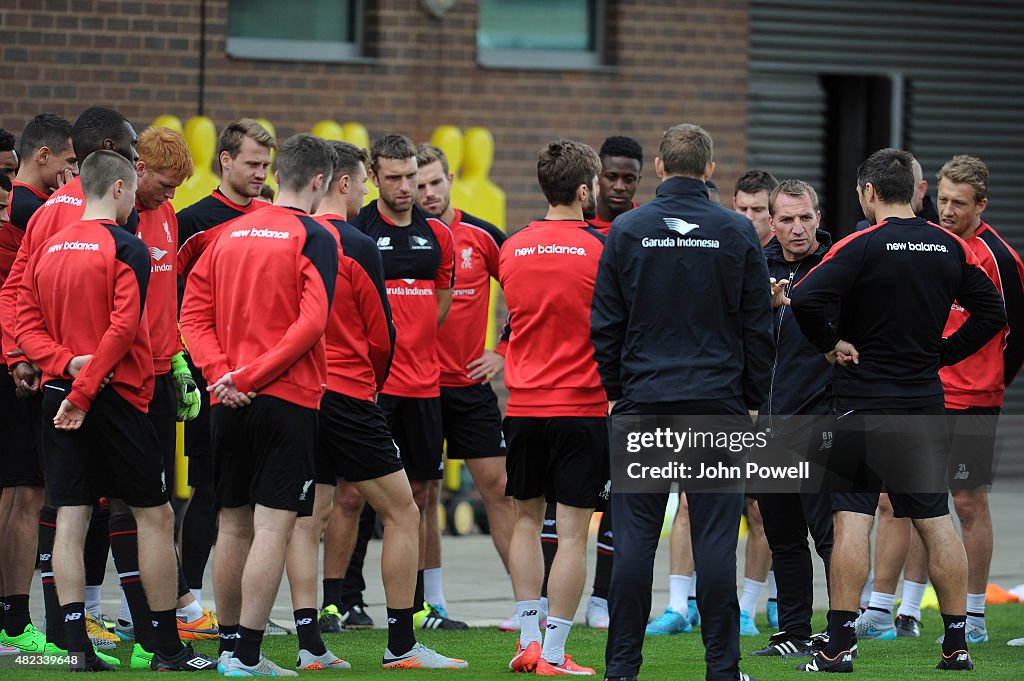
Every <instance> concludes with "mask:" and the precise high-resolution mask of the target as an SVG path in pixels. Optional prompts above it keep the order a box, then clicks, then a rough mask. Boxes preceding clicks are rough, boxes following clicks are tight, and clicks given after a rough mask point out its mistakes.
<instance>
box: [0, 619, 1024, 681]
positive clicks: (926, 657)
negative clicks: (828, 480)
mask: <svg viewBox="0 0 1024 681" xmlns="http://www.w3.org/2000/svg"><path fill="white" fill-rule="evenodd" d="M987 621H988V628H989V632H990V634H991V635H992V642H991V643H988V644H985V645H978V646H975V647H974V648H972V650H971V654H972V656H973V658H974V661H975V665H976V669H975V671H974V672H972V676H971V678H973V679H976V680H978V681H980V680H981V679H993V680H995V679H1000V680H1002V679H1006V680H1008V681H1009V680H1011V679H1012V680H1014V681H1020V679H1021V678H1022V676H1024V648H1011V647H1008V646H1007V645H1006V642H1007V640H1009V639H1011V638H1018V637H1021V636H1024V605H1003V606H989V609H988V611H987ZM757 624H758V627H759V628H760V629H761V631H762V632H764V633H762V635H761V636H759V637H752V638H741V639H740V645H741V647H742V650H743V652H744V654H745V657H744V659H743V661H742V662H741V668H742V669H743V670H744V671H746V672H748V673H750V674H752V675H753V676H755V677H756V678H757V679H758V680H759V681H767V680H769V679H771V680H775V679H790V678H793V679H795V678H806V675H804V674H801V673H799V672H797V671H796V669H795V667H796V665H797V663H798V662H799V660H785V659H780V658H758V657H750V656H749V653H750V651H752V650H755V649H757V648H760V647H762V646H763V645H764V644H765V642H766V641H767V640H768V634H769V633H770V632H769V630H768V627H767V622H766V621H765V620H764V617H763V615H762V616H760V617H759V618H758V622H757ZM815 624H816V628H820V627H823V626H824V615H823V614H819V615H818V616H817V618H816V622H815ZM940 633H941V620H940V619H939V616H938V614H937V613H936V611H934V610H929V611H926V612H925V615H924V633H923V634H922V636H921V638H919V639H897V640H896V641H882V642H875V641H868V642H864V643H862V644H861V646H860V651H861V654H860V657H859V658H858V659H857V661H856V672H855V673H856V674H857V675H859V676H861V677H864V678H871V679H879V680H880V681H896V680H898V681H913V680H914V679H936V678H939V677H941V676H943V674H944V673H943V672H939V671H937V670H936V669H935V663H936V662H937V661H938V658H939V646H938V645H936V644H935V639H936V638H937V637H938V635H939V634H940ZM606 638H607V635H606V633H605V632H601V631H595V630H591V629H587V628H586V627H584V626H577V627H576V628H574V629H573V632H572V634H571V636H570V638H569V652H570V654H572V655H573V658H574V659H576V660H577V661H578V662H580V663H581V664H584V665H587V666H591V667H594V668H596V669H597V671H598V674H599V678H600V674H601V673H602V672H603V671H604V645H605V640H606ZM420 640H421V641H423V642H424V643H425V644H427V645H429V646H432V647H435V648H437V649H438V650H439V651H441V652H444V653H446V654H448V655H456V656H460V657H463V658H465V659H467V660H469V663H470V666H469V669H468V670H466V671H458V672H456V671H422V672H419V671H408V672H402V671H389V672H385V671H383V670H382V669H381V668H380V659H381V653H382V652H383V650H384V644H385V642H386V632H384V631H383V630H374V631H366V632H348V633H343V634H332V635H329V636H327V645H328V646H329V647H330V648H331V649H333V650H334V652H336V653H337V654H339V655H341V656H342V657H344V658H345V659H346V660H348V661H349V662H351V663H352V667H353V669H352V670H350V671H345V672H305V673H303V676H315V675H320V676H336V675H344V676H346V677H347V676H353V677H359V678H377V677H382V676H387V677H394V676H401V675H403V674H408V675H412V676H419V675H427V676H434V677H436V676H442V675H444V676H452V675H454V676H457V677H458V678H460V679H466V680H469V679H494V678H502V677H504V678H512V677H511V672H509V671H508V661H509V658H510V657H511V656H512V654H513V653H514V651H515V642H516V634H512V633H502V632H499V631H498V630H497V629H494V628H489V629H471V630H470V631H468V632H438V631H427V632H420ZM296 644H297V639H296V638H294V637H291V636H289V637H275V638H269V639H267V640H266V641H265V643H264V653H265V654H266V655H268V656H269V657H270V658H272V659H273V660H275V661H276V662H278V663H280V664H282V665H283V666H291V665H293V664H294V660H295V651H296V648H295V647H296ZM196 647H197V649H199V650H200V651H201V652H204V653H207V654H210V655H211V656H213V655H214V654H215V652H216V643H215V642H202V643H200V644H199V645H197V646H196ZM129 652H130V649H129V648H128V647H127V646H124V647H123V649H119V650H118V651H117V655H118V657H121V658H122V659H124V660H125V661H126V663H127V655H128V654H129ZM644 656H645V659H646V662H645V664H644V667H643V670H642V674H641V677H640V678H641V679H695V680H697V679H703V678H704V649H703V646H702V645H701V641H700V635H699V634H698V633H693V634H681V635H677V636H671V637H665V638H653V637H652V638H648V639H647V641H646V643H645V647H644ZM11 663H12V659H11V658H0V679H2V681H37V680H41V679H48V678H52V677H53V676H54V675H55V674H63V673H65V672H63V671H62V670H60V669H59V668H31V669H27V668H23V667H18V668H11V666H10V665H11ZM150 673H151V672H145V671H137V672H135V671H130V670H128V669H127V668H121V669H119V670H118V671H117V674H118V678H124V679H131V678H143V677H144V676H146V675H147V674H150ZM946 674H948V672H947V673H946Z"/></svg>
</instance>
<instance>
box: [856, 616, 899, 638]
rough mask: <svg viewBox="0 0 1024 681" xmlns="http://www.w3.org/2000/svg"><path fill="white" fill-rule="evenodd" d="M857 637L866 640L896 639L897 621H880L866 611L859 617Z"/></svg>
mask: <svg viewBox="0 0 1024 681" xmlns="http://www.w3.org/2000/svg"><path fill="white" fill-rule="evenodd" d="M856 631H857V638H858V639H864V640H865V641H895V640H896V623H895V622H894V621H893V620H891V619H890V620H889V621H888V622H879V621H878V620H876V619H875V618H874V617H872V616H871V615H869V614H867V613H866V612H864V613H861V615H860V617H858V618H857V628H856Z"/></svg>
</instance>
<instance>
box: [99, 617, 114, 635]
mask: <svg viewBox="0 0 1024 681" xmlns="http://www.w3.org/2000/svg"><path fill="white" fill-rule="evenodd" d="M100 624H102V625H103V628H104V629H106V630H107V631H109V632H110V633H111V634H113V633H114V629H116V628H117V620H115V619H113V618H111V617H109V616H107V615H105V614H103V613H102V612H101V613H100Z"/></svg>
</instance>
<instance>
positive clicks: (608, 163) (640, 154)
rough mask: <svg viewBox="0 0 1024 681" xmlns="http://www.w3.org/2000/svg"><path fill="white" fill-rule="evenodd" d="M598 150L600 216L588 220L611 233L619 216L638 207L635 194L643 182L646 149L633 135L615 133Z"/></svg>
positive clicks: (598, 206)
mask: <svg viewBox="0 0 1024 681" xmlns="http://www.w3.org/2000/svg"><path fill="white" fill-rule="evenodd" d="M597 153H598V155H599V156H600V157H601V174H600V175H598V176H597V181H598V188H599V190H600V194H599V195H598V197H597V216H596V217H594V218H593V219H591V220H587V224H589V225H590V226H591V227H593V228H594V229H596V230H597V231H599V232H601V234H604V235H607V234H608V230H609V229H611V227H612V221H613V220H615V218H617V217H619V216H620V215H622V214H623V213H625V212H626V211H628V210H630V209H631V208H636V201H634V200H633V197H634V196H636V190H637V188H639V186H640V178H641V174H640V172H641V170H643V167H644V151H643V148H642V147H641V146H640V143H639V142H637V141H636V140H635V139H633V138H632V137H622V136H618V135H613V136H612V137H608V138H606V139H605V141H604V143H603V144H601V149H600V151H598V152H597Z"/></svg>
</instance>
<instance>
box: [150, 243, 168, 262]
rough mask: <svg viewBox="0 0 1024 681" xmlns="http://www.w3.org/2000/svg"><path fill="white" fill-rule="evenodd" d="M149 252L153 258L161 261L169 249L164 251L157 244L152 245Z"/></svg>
mask: <svg viewBox="0 0 1024 681" xmlns="http://www.w3.org/2000/svg"><path fill="white" fill-rule="evenodd" d="M149 254H150V255H152V256H153V260H156V261H160V260H163V257H164V256H165V255H167V251H162V250H160V249H159V248H157V247H156V246H150V247H149Z"/></svg>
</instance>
